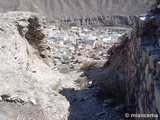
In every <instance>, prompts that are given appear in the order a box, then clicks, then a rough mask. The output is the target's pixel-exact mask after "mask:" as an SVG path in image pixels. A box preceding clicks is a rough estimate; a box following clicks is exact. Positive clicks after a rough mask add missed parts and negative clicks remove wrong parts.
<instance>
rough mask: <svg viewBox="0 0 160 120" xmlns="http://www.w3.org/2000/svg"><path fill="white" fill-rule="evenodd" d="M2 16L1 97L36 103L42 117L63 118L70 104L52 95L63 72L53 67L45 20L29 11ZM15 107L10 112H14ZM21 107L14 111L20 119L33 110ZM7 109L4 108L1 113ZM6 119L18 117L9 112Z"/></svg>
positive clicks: (62, 98)
mask: <svg viewBox="0 0 160 120" xmlns="http://www.w3.org/2000/svg"><path fill="white" fill-rule="evenodd" d="M0 16H1V19H0V40H1V44H0V62H1V64H0V86H1V87H0V97H1V98H2V100H4V101H8V102H14V103H18V104H25V105H26V104H27V105H33V106H37V107H36V109H37V110H36V111H34V112H35V114H39V112H40V113H42V114H41V116H39V117H38V119H40V120H45V119H47V120H53V119H56V120H58V119H64V118H65V117H66V116H67V114H68V113H67V109H68V108H67V107H68V106H69V104H68V103H67V102H64V101H63V100H65V98H64V97H62V96H60V95H54V94H53V93H54V92H56V91H54V88H55V87H56V88H57V85H59V83H60V79H59V77H57V76H60V75H58V73H57V75H55V73H54V72H53V71H52V70H51V68H52V67H53V65H54V60H52V58H51V53H50V48H49V46H48V45H47V41H46V35H45V34H44V33H45V32H44V28H45V25H44V23H45V19H43V18H41V17H40V16H39V15H38V14H35V13H29V12H9V13H6V14H2V15H0ZM62 101H63V102H62ZM13 108H17V107H13ZM13 108H12V107H11V108H10V109H12V110H10V111H15V110H13ZM19 109H21V111H15V114H20V115H22V117H21V116H20V117H21V118H19V119H26V118H25V117H24V118H23V116H28V115H29V114H30V113H29V112H25V111H23V109H25V107H24V108H23V107H22V108H19ZM27 109H28V107H26V111H27ZM4 111H5V107H2V108H1V109H0V114H2V115H3V112H4ZM38 111H39V112H38ZM62 113H63V114H62ZM34 117H36V116H33V119H37V118H34ZM7 118H8V119H10V120H11V119H12V118H15V117H14V116H12V115H11V114H8V115H7ZM15 119H16V118H15ZM17 119H18V118H17ZM28 119H29V118H28Z"/></svg>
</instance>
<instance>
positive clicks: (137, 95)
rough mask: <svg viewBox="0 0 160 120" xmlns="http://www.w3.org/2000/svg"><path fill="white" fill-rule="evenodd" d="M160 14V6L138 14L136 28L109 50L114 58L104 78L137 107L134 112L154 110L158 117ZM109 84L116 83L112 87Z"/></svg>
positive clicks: (132, 106)
mask: <svg viewBox="0 0 160 120" xmlns="http://www.w3.org/2000/svg"><path fill="white" fill-rule="evenodd" d="M159 18H160V9H159V8H158V6H157V7H155V8H153V9H151V10H150V13H149V14H147V15H145V16H140V17H138V18H137V24H136V27H135V28H134V30H133V31H132V32H131V33H128V34H126V35H124V36H123V37H122V38H120V39H119V42H118V43H117V44H115V45H114V46H113V47H112V48H111V49H110V50H109V51H108V53H109V55H110V58H109V60H108V62H107V63H106V64H105V66H104V71H102V72H101V76H103V78H102V77H101V79H100V80H101V81H102V83H104V85H105V87H106V88H108V89H109V90H110V91H111V92H112V93H113V94H114V95H115V96H116V97H117V98H119V97H120V96H122V99H123V100H124V101H125V102H126V105H127V106H129V108H131V109H132V110H134V111H130V112H131V113H137V114H139V113H141V114H147V113H148V114H149V113H150V114H154V116H152V117H154V118H157V119H158V115H159V113H160V104H159V101H160V89H159V87H160V82H159V78H160V77H159V71H160V70H159V69H160V68H159V64H160V62H159V61H160V47H159V46H160V44H159V38H160V37H159V36H160V32H159V28H160V24H159V23H160V19H159ZM97 76H100V75H97ZM109 86H115V87H114V88H113V90H112V88H111V87H109ZM124 88H125V89H124ZM111 92H110V93H111ZM150 118H151V117H150Z"/></svg>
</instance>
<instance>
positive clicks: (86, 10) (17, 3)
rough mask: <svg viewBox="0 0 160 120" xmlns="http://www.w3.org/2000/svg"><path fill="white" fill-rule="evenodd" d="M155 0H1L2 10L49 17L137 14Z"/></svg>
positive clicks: (0, 6) (0, 8)
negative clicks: (33, 13)
mask: <svg viewBox="0 0 160 120" xmlns="http://www.w3.org/2000/svg"><path fill="white" fill-rule="evenodd" d="M154 1H155V0H1V1H0V11H1V12H8V11H31V12H37V13H40V14H41V15H45V16H48V18H52V19H53V18H56V19H62V18H63V17H67V18H77V17H80V16H90V17H93V16H98V15H100V16H102V15H103V16H109V15H137V14H142V13H146V11H147V10H148V9H149V8H150V6H151V5H152V4H153V2H154Z"/></svg>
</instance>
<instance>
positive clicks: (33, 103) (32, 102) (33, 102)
mask: <svg viewBox="0 0 160 120" xmlns="http://www.w3.org/2000/svg"><path fill="white" fill-rule="evenodd" d="M29 102H30V103H31V104H32V105H34V106H35V105H37V102H36V100H35V99H33V98H30V99H29Z"/></svg>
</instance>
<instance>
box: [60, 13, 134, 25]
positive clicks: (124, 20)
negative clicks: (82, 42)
mask: <svg viewBox="0 0 160 120" xmlns="http://www.w3.org/2000/svg"><path fill="white" fill-rule="evenodd" d="M135 20H136V17H135V16H124V15H123V16H122V15H115V16H95V17H79V18H63V19H61V20H60V21H61V24H65V25H69V26H84V25H91V26H96V25H105V26H132V25H133V24H135Z"/></svg>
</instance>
